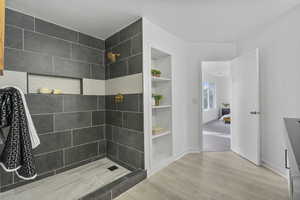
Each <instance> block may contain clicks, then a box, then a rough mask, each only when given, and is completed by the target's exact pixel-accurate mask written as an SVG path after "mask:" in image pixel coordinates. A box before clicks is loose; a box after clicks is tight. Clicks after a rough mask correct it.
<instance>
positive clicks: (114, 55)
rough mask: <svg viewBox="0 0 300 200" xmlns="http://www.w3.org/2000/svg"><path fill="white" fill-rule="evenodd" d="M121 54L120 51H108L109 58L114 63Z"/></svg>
mask: <svg viewBox="0 0 300 200" xmlns="http://www.w3.org/2000/svg"><path fill="white" fill-rule="evenodd" d="M120 55H121V54H119V53H113V52H108V53H107V59H108V60H110V61H111V62H112V63H114V62H116V60H117V58H118V57H119V56H120Z"/></svg>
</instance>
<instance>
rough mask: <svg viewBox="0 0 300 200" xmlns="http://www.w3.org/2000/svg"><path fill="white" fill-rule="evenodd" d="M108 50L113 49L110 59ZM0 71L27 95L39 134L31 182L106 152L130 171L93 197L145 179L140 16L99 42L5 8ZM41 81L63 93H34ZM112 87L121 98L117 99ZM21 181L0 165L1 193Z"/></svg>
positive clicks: (42, 83) (24, 182)
mask: <svg viewBox="0 0 300 200" xmlns="http://www.w3.org/2000/svg"><path fill="white" fill-rule="evenodd" d="M108 52H113V53H118V54H120V56H119V57H118V59H117V61H116V62H114V63H112V62H110V61H108V60H107V59H106V53H108ZM5 69H6V70H7V71H5V73H6V74H7V76H6V77H5V76H4V78H3V79H1V80H0V85H7V84H14V85H16V86H18V87H20V88H22V89H23V91H24V92H25V93H27V94H26V99H27V103H28V106H29V110H30V113H31V115H32V118H33V120H34V124H35V126H36V129H37V132H38V134H39V137H40V140H41V145H40V146H39V147H38V148H37V149H35V150H34V154H35V159H36V167H37V171H38V178H37V179H36V181H37V180H42V179H45V178H47V177H51V176H54V175H56V176H59V174H60V173H63V172H66V171H68V170H71V169H74V168H76V167H79V166H84V165H85V164H87V163H90V162H93V161H96V160H99V159H102V158H105V157H107V158H109V159H111V160H112V161H114V162H116V163H117V164H119V165H120V166H123V167H125V168H127V169H129V170H131V171H133V172H132V174H131V175H128V176H126V177H125V178H124V177H123V178H121V179H120V180H117V181H115V182H113V183H112V184H110V185H109V186H106V188H105V189H103V188H101V190H100V192H99V191H97V192H98V193H97V194H98V195H102V193H103V191H105V192H104V193H107V192H111V195H110V197H114V196H117V195H118V194H120V193H121V192H123V191H125V190H126V189H128V188H129V187H131V186H132V185H134V184H135V182H138V181H140V180H142V179H143V178H145V171H143V169H144V128H143V86H142V78H143V75H142V73H143V50H142V20H141V19H140V20H137V21H135V22H134V23H132V24H130V25H129V26H127V27H125V28H124V29H122V30H120V31H119V32H117V33H115V34H114V35H112V36H111V37H109V38H108V39H106V40H101V39H97V38H95V37H92V36H89V35H86V34H84V33H79V32H77V31H74V30H70V29H68V28H65V27H62V26H58V25H56V24H53V23H50V22H47V21H44V20H42V19H38V18H36V17H34V16H29V15H26V14H24V13H20V12H17V11H14V10H10V9H6V38H5ZM127 83H130V84H127ZM47 84H48V85H47ZM55 84H56V85H55ZM45 85H46V86H48V87H51V86H53V87H54V85H55V87H58V86H61V87H63V93H64V92H65V93H64V94H61V95H53V94H38V93H37V89H38V88H39V87H42V86H45ZM119 93H120V94H121V95H122V96H123V97H124V100H123V101H122V102H121V103H116V102H115V100H114V98H115V96H116V95H118V94H119ZM0 148H1V145H0ZM130 178H133V180H131V179H130ZM124 181H125V183H124ZM126 181H127V182H128V183H127V184H126ZM28 184H30V182H28V181H21V180H20V179H19V178H17V176H16V175H15V174H13V173H7V172H4V171H3V170H2V169H1V170H0V191H1V192H6V191H9V190H12V189H14V188H18V187H21V186H22V185H28ZM99 189H100V188H99ZM101 191H102V193H101ZM116 191H117V192H116ZM97 194H95V195H97ZM112 194H114V195H112ZM91 195H92V196H93V195H94V194H91ZM108 196H109V195H108Z"/></svg>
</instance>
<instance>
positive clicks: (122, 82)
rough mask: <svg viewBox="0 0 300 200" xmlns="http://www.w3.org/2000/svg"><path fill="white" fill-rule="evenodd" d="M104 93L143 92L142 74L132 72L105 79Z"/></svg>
mask: <svg viewBox="0 0 300 200" xmlns="http://www.w3.org/2000/svg"><path fill="white" fill-rule="evenodd" d="M105 86H106V95H116V94H118V93H121V94H136V93H142V92H143V74H142V73H140V74H133V75H128V76H123V77H118V78H114V79H109V80H106V85H105Z"/></svg>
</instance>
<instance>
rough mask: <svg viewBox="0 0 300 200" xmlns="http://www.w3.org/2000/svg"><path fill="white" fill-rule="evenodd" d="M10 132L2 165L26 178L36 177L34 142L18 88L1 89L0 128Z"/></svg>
mask: <svg viewBox="0 0 300 200" xmlns="http://www.w3.org/2000/svg"><path fill="white" fill-rule="evenodd" d="M7 127H9V133H8V135H7V138H6V141H5V143H4V148H3V151H2V153H1V155H0V165H1V166H2V167H3V169H4V170H5V171H7V172H13V171H15V172H16V174H17V175H18V176H19V177H20V178H21V179H24V180H31V179H34V178H36V176H37V173H36V168H35V162H34V156H33V152H32V144H31V139H30V134H29V128H28V123H27V118H26V113H25V108H24V104H23V101H22V95H21V93H20V91H18V89H16V88H12V87H10V88H5V89H0V128H7Z"/></svg>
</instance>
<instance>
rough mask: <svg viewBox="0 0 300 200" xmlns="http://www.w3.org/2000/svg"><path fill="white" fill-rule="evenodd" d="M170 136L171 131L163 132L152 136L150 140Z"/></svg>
mask: <svg viewBox="0 0 300 200" xmlns="http://www.w3.org/2000/svg"><path fill="white" fill-rule="evenodd" d="M170 134H171V131H165V132H162V133H160V134H157V135H152V139H155V138H159V137H162V136H165V135H170Z"/></svg>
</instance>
